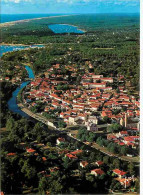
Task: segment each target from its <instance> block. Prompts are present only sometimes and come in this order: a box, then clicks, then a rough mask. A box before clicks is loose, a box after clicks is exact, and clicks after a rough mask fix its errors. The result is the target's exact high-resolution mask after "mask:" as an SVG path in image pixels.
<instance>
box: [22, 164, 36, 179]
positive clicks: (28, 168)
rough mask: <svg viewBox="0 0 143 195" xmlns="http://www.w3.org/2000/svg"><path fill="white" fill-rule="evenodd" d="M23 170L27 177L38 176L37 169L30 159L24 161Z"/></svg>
mask: <svg viewBox="0 0 143 195" xmlns="http://www.w3.org/2000/svg"><path fill="white" fill-rule="evenodd" d="M21 172H22V173H24V175H25V177H26V178H27V179H32V178H34V177H35V176H36V169H35V167H32V166H31V165H30V164H29V160H26V161H23V166H22V168H21Z"/></svg>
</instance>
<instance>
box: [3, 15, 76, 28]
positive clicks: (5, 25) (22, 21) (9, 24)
mask: <svg viewBox="0 0 143 195" xmlns="http://www.w3.org/2000/svg"><path fill="white" fill-rule="evenodd" d="M76 15H77V14H76ZM68 16H71V15H61V16H48V17H42V18H32V19H25V20H17V21H13V22H5V23H1V24H0V27H8V26H13V25H15V24H19V23H25V22H30V21H34V20H41V19H48V18H59V17H68ZM74 16H75V15H74Z"/></svg>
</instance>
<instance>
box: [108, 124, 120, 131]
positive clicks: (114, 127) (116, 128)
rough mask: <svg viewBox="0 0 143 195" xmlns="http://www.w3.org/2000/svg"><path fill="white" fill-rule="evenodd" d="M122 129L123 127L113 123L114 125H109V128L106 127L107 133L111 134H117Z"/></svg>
mask: <svg viewBox="0 0 143 195" xmlns="http://www.w3.org/2000/svg"><path fill="white" fill-rule="evenodd" d="M122 128H123V127H122V126H121V125H120V124H118V123H114V124H112V125H109V126H108V127H107V131H108V132H111V133H115V132H118V131H119V130H122Z"/></svg>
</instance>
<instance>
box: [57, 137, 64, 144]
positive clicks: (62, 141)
mask: <svg viewBox="0 0 143 195" xmlns="http://www.w3.org/2000/svg"><path fill="white" fill-rule="evenodd" d="M56 142H57V145H59V144H61V143H64V142H65V138H63V137H59V138H58V139H57V140H56Z"/></svg>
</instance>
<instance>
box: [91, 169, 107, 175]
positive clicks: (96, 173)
mask: <svg viewBox="0 0 143 195" xmlns="http://www.w3.org/2000/svg"><path fill="white" fill-rule="evenodd" d="M104 174H105V173H104V171H103V170H101V169H93V170H91V175H95V176H101V175H104Z"/></svg>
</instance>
